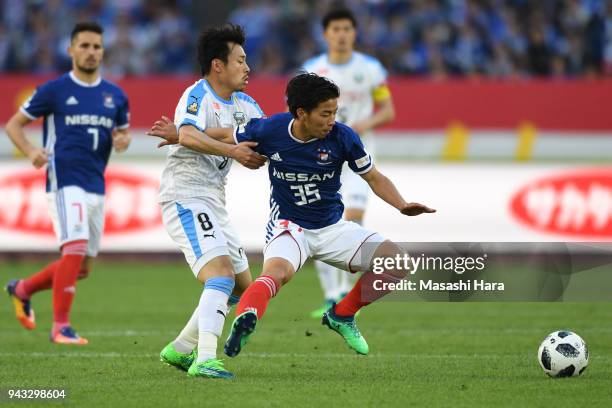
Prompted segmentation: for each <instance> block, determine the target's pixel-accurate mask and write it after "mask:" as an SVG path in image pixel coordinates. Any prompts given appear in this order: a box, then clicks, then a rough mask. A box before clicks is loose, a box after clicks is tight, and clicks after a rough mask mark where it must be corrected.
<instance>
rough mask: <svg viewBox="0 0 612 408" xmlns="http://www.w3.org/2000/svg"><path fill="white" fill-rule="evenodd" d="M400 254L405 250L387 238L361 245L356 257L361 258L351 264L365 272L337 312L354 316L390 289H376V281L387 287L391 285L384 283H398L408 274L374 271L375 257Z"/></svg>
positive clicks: (339, 305) (402, 271)
mask: <svg viewBox="0 0 612 408" xmlns="http://www.w3.org/2000/svg"><path fill="white" fill-rule="evenodd" d="M379 237H380V236H379ZM398 254H399V255H401V254H403V250H402V249H401V248H400V247H399V246H398V245H397V244H395V243H393V242H391V241H388V240H385V241H383V242H379V241H378V239H372V240H367V241H366V242H364V244H363V245H362V246H361V247H360V251H358V255H357V256H356V257H355V258H359V259H354V260H353V261H352V262H351V265H350V267H351V268H354V270H361V271H364V272H363V274H362V275H361V277H360V278H359V279H358V280H357V282H356V283H355V285H354V286H353V288H352V289H351V291H350V292H349V293H348V294H347V295H346V296H345V298H344V299H342V301H340V303H338V304H337V305H336V307H335V309H334V311H335V313H336V314H337V315H339V316H344V317H351V316H354V315H355V314H356V313H357V312H358V311H359V310H360V309H361V308H362V307H365V306H367V305H369V304H371V303H373V302H375V301H377V300H378V299H380V298H382V297H384V296H385V295H387V294H388V293H389V292H390V290H388V289H375V285H374V281H380V282H381V284H379V285H376V287H378V288H382V287H384V288H387V287H389V285H384V283H397V282H399V281H401V280H402V279H403V278H404V277H405V276H406V272H405V271H404V270H396V269H389V270H385V271H384V272H383V273H380V274H376V273H374V272H372V268H371V264H372V260H373V259H374V258H395V257H396V255H398Z"/></svg>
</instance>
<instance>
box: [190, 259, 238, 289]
mask: <svg viewBox="0 0 612 408" xmlns="http://www.w3.org/2000/svg"><path fill="white" fill-rule="evenodd" d="M213 277H227V278H232V279H234V265H232V261H231V260H230V257H229V256H218V257H216V258H214V259H212V260H211V261H210V262H208V263H207V264H206V265H204V266H203V267H202V269H200V272H199V273H198V280H199V281H200V282H202V283H204V282H206V281H207V280H208V279H210V278H213Z"/></svg>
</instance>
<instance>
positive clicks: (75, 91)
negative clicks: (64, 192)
mask: <svg viewBox="0 0 612 408" xmlns="http://www.w3.org/2000/svg"><path fill="white" fill-rule="evenodd" d="M20 111H21V112H22V113H23V114H24V115H26V116H27V117H28V118H30V119H32V120H34V119H36V118H38V117H41V116H42V117H44V121H43V144H44V147H45V148H46V149H47V152H48V154H49V164H48V165H47V191H48V192H49V191H57V190H58V189H60V188H63V187H66V186H78V187H81V188H83V189H84V190H85V191H87V192H89V193H96V194H104V170H105V169H106V164H107V163H108V158H109V156H110V152H111V148H112V137H111V134H112V131H113V129H114V128H117V129H125V128H127V127H128V126H129V123H128V122H129V108H128V99H127V97H126V96H125V94H124V93H123V91H122V90H121V89H120V88H119V87H118V86H116V85H114V84H112V83H110V82H108V81H106V80H103V79H99V80H98V81H96V82H94V83H93V84H87V83H84V82H82V81H80V80H79V79H78V78H76V77H75V76H74V74H72V73H67V74H65V75H62V76H61V77H59V78H57V79H55V80H52V81H49V82H47V83H45V84H43V85H41V86H39V87H38V88H37V89H36V92H34V95H32V97H31V98H30V99H28V100H27V101H26V102H25V103H24V104H23V105H22V106H21V108H20Z"/></svg>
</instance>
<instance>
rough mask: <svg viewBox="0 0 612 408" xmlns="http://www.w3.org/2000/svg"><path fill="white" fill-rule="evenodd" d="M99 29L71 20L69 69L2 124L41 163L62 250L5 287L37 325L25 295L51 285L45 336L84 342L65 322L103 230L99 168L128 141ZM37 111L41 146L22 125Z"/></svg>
mask: <svg viewBox="0 0 612 408" xmlns="http://www.w3.org/2000/svg"><path fill="white" fill-rule="evenodd" d="M102 34H103V29H102V27H100V26H99V25H98V24H97V23H94V22H86V23H78V24H76V25H75V27H74V29H73V30H72V34H71V42H70V46H69V47H68V54H69V55H70V57H71V59H72V70H71V71H70V72H69V73H67V74H64V75H62V76H61V77H59V78H57V79H55V80H52V81H49V82H47V83H45V84H43V85H41V86H40V87H38V88H37V90H36V92H35V93H34V95H32V97H31V98H30V99H29V100H27V101H26V102H25V103H24V104H23V105H22V106H21V107H20V109H19V111H17V112H16V113H15V114H14V115H13V117H12V118H11V119H10V120H9V122H8V123H7V125H6V132H7V134H8V136H9V137H10V139H11V141H12V142H13V144H14V145H15V146H16V147H17V148H18V149H19V150H20V151H21V152H22V153H23V154H24V155H26V156H27V157H28V158H29V159H30V161H31V162H32V164H33V165H34V167H36V168H41V167H43V166H45V165H47V169H46V172H47V184H46V191H47V201H48V205H49V212H50V215H51V218H52V221H53V228H54V230H55V234H56V236H57V238H58V240H59V245H60V249H61V252H62V256H61V258H60V259H58V260H56V261H54V262H52V263H50V264H49V265H47V266H46V267H45V268H43V269H42V270H41V271H39V272H38V273H35V274H34V275H32V276H30V277H28V278H27V279H21V280H13V281H11V282H9V283H8V284H7V286H6V290H7V292H8V293H9V295H10V296H11V299H12V301H13V303H14V306H15V313H16V316H17V319H18V320H19V321H20V323H21V324H22V325H23V326H24V327H25V328H27V329H29V330H32V329H34V328H35V327H36V322H35V316H34V311H33V310H32V307H31V304H30V297H31V296H32V295H33V294H34V293H36V292H38V291H40V290H44V289H49V288H53V327H52V330H51V341H52V342H54V343H61V344H80V345H82V344H87V343H88V341H87V340H86V339H85V338H82V337H80V336H79V335H77V333H76V332H75V331H74V329H73V328H72V327H71V325H70V309H71V305H72V301H73V298H74V294H75V287H76V281H77V278H79V279H80V278H85V277H86V276H87V275H88V274H89V271H90V269H91V264H92V258H93V257H95V256H96V255H97V253H98V249H99V247H100V238H101V236H102V231H103V229H104V170H105V168H106V165H107V163H108V159H109V156H110V153H111V148H113V147H114V148H115V151H117V152H122V151H124V150H126V149H127V148H128V146H129V144H130V135H129V133H128V127H129V108H128V99H127V97H126V95H125V94H124V93H123V91H122V90H121V89H120V88H119V87H117V86H116V85H114V84H112V83H110V82H108V81H106V80H103V79H102V78H101V77H100V71H99V68H100V63H101V61H102V57H103V54H104V47H103V43H102ZM39 117H44V122H43V144H44V147H42V148H41V147H36V146H34V145H32V144H31V143H30V142H29V141H28V139H27V138H26V136H25V133H24V130H23V128H24V127H25V126H26V125H27V124H29V123H30V122H32V121H34V120H36V119H37V118H39Z"/></svg>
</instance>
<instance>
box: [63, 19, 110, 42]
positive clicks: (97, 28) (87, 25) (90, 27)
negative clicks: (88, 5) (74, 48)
mask: <svg viewBox="0 0 612 408" xmlns="http://www.w3.org/2000/svg"><path fill="white" fill-rule="evenodd" d="M84 31H91V32H92V33H98V34H100V35H102V34H104V29H103V28H102V26H101V25H100V24H98V23H96V22H95V21H84V22H81V23H76V24H75V25H74V28H73V29H72V33H71V34H70V41H71V42H72V41H74V39H75V38H76V36H77V35H79V33H82V32H84Z"/></svg>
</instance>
